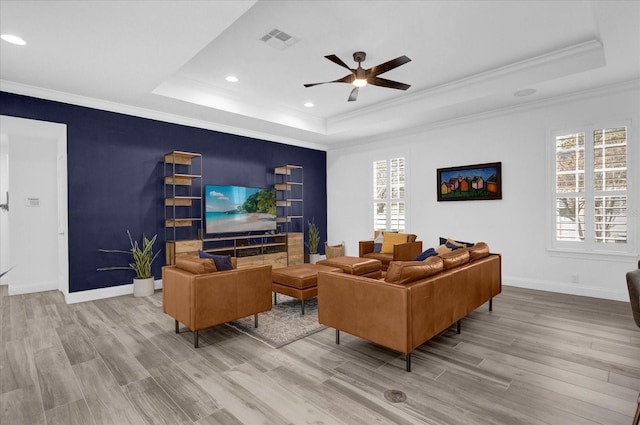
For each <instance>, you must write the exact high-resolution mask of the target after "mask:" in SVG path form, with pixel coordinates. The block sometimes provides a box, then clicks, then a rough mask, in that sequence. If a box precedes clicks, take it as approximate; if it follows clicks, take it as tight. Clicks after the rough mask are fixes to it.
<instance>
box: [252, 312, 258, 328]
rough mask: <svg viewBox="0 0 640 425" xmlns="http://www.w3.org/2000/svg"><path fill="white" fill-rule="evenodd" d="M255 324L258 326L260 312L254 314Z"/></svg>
mask: <svg viewBox="0 0 640 425" xmlns="http://www.w3.org/2000/svg"><path fill="white" fill-rule="evenodd" d="M253 326H254V327H256V328H257V327H258V313H256V314H254V315H253Z"/></svg>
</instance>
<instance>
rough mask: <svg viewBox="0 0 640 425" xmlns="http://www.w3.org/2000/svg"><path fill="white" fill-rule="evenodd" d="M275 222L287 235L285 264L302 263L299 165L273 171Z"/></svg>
mask: <svg viewBox="0 0 640 425" xmlns="http://www.w3.org/2000/svg"><path fill="white" fill-rule="evenodd" d="M273 174H274V187H275V189H276V215H277V218H276V221H277V223H278V228H279V230H280V231H281V232H283V233H286V234H287V263H288V264H289V265H294V264H302V263H304V233H303V232H304V208H303V206H304V205H303V200H304V190H303V189H304V170H303V168H302V166H300V165H282V166H280V167H276V168H275V169H274V172H273Z"/></svg>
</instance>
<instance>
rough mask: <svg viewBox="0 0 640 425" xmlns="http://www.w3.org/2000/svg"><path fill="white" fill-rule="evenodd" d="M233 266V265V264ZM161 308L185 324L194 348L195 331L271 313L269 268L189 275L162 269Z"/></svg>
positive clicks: (190, 273)
mask: <svg viewBox="0 0 640 425" xmlns="http://www.w3.org/2000/svg"><path fill="white" fill-rule="evenodd" d="M234 267H235V264H234ZM162 309H163V311H164V312H165V313H166V314H168V315H169V316H171V317H173V318H174V319H175V321H176V333H178V332H179V322H180V323H183V324H184V325H186V326H187V327H188V328H189V330H191V331H192V332H193V333H194V335H193V345H194V347H195V348H198V331H199V330H202V329H206V328H209V327H212V326H216V325H220V324H222V323H226V322H230V321H232V320H237V319H240V318H243V317H246V316H251V315H252V314H253V315H254V316H255V326H256V327H258V313H262V312H265V311H268V310H271V266H270V265H261V266H252V267H243V268H240V269H236V268H234V269H232V270H225V271H214V272H207V273H192V272H191V271H187V270H184V269H182V268H179V267H178V266H165V267H163V268H162Z"/></svg>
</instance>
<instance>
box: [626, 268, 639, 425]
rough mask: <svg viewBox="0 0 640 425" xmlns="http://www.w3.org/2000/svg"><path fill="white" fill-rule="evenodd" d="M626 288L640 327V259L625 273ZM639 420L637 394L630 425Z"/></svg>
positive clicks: (636, 424)
mask: <svg viewBox="0 0 640 425" xmlns="http://www.w3.org/2000/svg"><path fill="white" fill-rule="evenodd" d="M627 288H628V289H629V302H630V303H631V311H632V312H633V320H634V321H635V322H636V325H638V327H640V260H639V261H638V269H637V270H634V271H632V272H628V273H627ZM639 422H640V394H639V395H638V408H637V409H636V414H635V416H634V417H633V422H632V425H638V423H639Z"/></svg>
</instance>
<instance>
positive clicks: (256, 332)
mask: <svg viewBox="0 0 640 425" xmlns="http://www.w3.org/2000/svg"><path fill="white" fill-rule="evenodd" d="M272 299H273V298H272ZM272 302H273V301H272ZM304 313H305V314H304V316H301V315H300V300H296V299H295V298H291V297H288V296H286V295H282V294H278V304H276V305H274V306H272V308H271V311H267V312H265V313H260V314H258V328H255V327H254V326H253V325H254V322H253V316H249V317H244V318H242V319H239V320H234V321H233V322H229V323H227V325H228V326H231V327H232V328H234V329H237V330H238V331H240V332H242V333H244V334H246V335H249V336H250V337H252V338H255V339H257V340H259V341H262V342H264V343H265V344H267V345H269V346H270V347H273V348H280V347H284V346H285V345H287V344H290V343H292V342H294V341H297V340H299V339H301V338H304V337H306V336H309V335H311V334H313V333H316V332H318V331H321V330H322V329H325V328H326V326H324V325H321V324H319V323H318V301H317V298H311V299H308V300H305V302H304Z"/></svg>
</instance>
